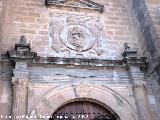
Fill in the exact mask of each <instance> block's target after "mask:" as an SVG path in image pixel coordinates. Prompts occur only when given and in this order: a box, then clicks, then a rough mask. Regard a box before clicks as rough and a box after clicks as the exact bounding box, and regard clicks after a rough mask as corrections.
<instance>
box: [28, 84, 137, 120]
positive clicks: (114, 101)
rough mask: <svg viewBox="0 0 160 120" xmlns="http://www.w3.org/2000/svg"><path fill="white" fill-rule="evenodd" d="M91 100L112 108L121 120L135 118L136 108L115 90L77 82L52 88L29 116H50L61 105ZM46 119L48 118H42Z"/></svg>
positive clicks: (134, 119)
mask: <svg viewBox="0 0 160 120" xmlns="http://www.w3.org/2000/svg"><path fill="white" fill-rule="evenodd" d="M78 99H79V100H82V99H83V100H92V101H93V102H98V101H99V102H98V104H101V105H103V106H104V107H106V108H110V109H111V110H113V111H114V112H115V113H116V114H117V115H118V116H119V117H120V119H121V120H137V119H138V118H137V113H136V110H135V109H134V108H133V107H132V106H131V105H130V104H129V102H128V101H127V100H126V99H125V98H123V97H122V96H121V95H119V94H118V93H116V92H115V91H113V90H111V89H109V88H108V87H105V86H100V85H99V86H98V85H89V84H79V85H67V86H66V85H65V86H59V87H57V88H54V89H52V90H50V91H48V93H47V94H46V95H45V96H44V97H43V98H42V99H41V100H40V101H39V103H38V104H37V105H36V106H35V107H34V109H33V110H32V111H31V113H30V116H34V115H37V116H38V115H41V116H51V115H52V114H53V113H54V112H55V111H56V110H57V109H59V108H60V107H62V106H63V105H65V104H67V103H69V102H72V101H75V100H78ZM44 120H48V118H44Z"/></svg>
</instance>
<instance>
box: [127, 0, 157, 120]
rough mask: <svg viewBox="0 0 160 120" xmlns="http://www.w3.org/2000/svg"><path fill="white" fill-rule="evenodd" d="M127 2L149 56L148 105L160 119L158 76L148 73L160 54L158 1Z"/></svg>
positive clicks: (129, 0)
mask: <svg viewBox="0 0 160 120" xmlns="http://www.w3.org/2000/svg"><path fill="white" fill-rule="evenodd" d="M151 3H152V4H151ZM127 4H128V10H129V11H130V13H131V15H132V16H133V23H134V27H135V31H136V36H137V39H138V41H139V44H140V46H141V47H140V48H141V50H142V54H143V56H147V57H148V62H149V68H148V73H146V80H147V82H148V87H147V89H146V93H147V95H148V100H149V101H148V105H149V107H150V113H151V116H152V119H153V120H154V119H155V120H156V119H159V115H158V114H159V85H158V82H157V80H158V78H157V75H156V74H154V75H153V76H152V77H148V76H147V75H148V74H149V73H150V72H151V71H152V70H153V68H154V67H155V65H157V60H156V59H157V58H158V57H159V54H160V52H159V42H158V41H159V40H158V39H159V37H158V32H157V28H158V26H157V23H158V22H156V21H155V18H158V13H157V10H156V9H157V8H156V7H158V2H157V1H156V0H149V1H145V0H128V2H127ZM153 4H154V5H153ZM155 4H156V5H155ZM151 6H152V7H151ZM155 6H156V7H155ZM157 20H158V19H157ZM156 27H157V28H156ZM157 72H159V70H157Z"/></svg>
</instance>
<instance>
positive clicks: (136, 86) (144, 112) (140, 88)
mask: <svg viewBox="0 0 160 120" xmlns="http://www.w3.org/2000/svg"><path fill="white" fill-rule="evenodd" d="M129 75H130V79H131V81H132V83H133V93H134V97H135V100H136V104H137V110H138V115H139V120H151V116H150V112H149V108H148V105H147V95H146V81H145V80H144V73H142V72H141V71H140V69H139V67H130V68H129Z"/></svg>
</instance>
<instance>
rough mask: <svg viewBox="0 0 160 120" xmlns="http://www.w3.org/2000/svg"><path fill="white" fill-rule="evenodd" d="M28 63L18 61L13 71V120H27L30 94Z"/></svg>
mask: <svg viewBox="0 0 160 120" xmlns="http://www.w3.org/2000/svg"><path fill="white" fill-rule="evenodd" d="M26 66H27V64H25V63H18V62H17V63H16V68H15V70H14V71H13V72H14V77H13V78H12V84H13V106H12V120H17V119H19V120H25V118H26V114H27V96H28V91H27V90H28V74H29V72H28V71H27V69H26Z"/></svg>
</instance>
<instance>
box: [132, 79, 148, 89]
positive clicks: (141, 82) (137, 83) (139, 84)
mask: <svg viewBox="0 0 160 120" xmlns="http://www.w3.org/2000/svg"><path fill="white" fill-rule="evenodd" d="M146 85H147V83H146V81H144V80H139V81H134V83H133V86H134V88H139V87H146Z"/></svg>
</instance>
